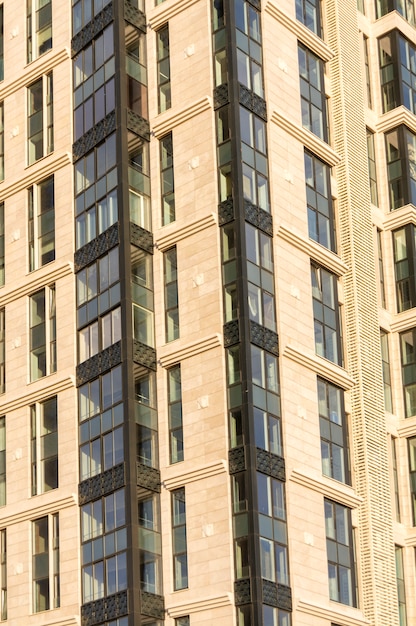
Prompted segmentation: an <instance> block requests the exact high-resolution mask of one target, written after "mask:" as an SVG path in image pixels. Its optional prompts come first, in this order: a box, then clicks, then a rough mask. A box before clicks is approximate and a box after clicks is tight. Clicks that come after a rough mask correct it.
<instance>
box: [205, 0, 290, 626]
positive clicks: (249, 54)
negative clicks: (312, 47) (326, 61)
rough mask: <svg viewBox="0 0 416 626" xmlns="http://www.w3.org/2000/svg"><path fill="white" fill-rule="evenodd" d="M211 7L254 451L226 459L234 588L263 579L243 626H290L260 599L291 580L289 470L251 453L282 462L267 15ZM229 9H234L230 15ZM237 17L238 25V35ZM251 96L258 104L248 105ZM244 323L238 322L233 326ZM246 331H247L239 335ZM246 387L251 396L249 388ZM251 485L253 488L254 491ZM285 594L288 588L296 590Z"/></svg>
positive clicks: (236, 344)
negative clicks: (235, 461)
mask: <svg viewBox="0 0 416 626" xmlns="http://www.w3.org/2000/svg"><path fill="white" fill-rule="evenodd" d="M212 6H213V41H214V59H213V63H214V81H215V91H214V99H216V98H217V97H218V99H217V100H216V101H217V105H216V112H215V121H216V131H217V165H218V196H219V203H220V204H219V212H220V226H221V244H222V245H221V250H222V252H221V254H222V267H223V295H224V323H225V326H224V333H225V335H226V336H227V341H226V342H225V343H226V345H227V347H226V352H225V358H226V371H227V385H228V409H229V429H230V431H229V432H230V447H231V449H232V450H231V452H232V453H233V454H236V455H238V454H239V453H240V452H242V451H243V450H244V451H245V453H246V454H248V449H249V447H248V445H247V444H250V443H251V444H255V445H254V447H253V448H252V450H253V455H254V456H253V459H252V460H251V461H248V464H247V465H246V469H245V471H241V468H239V470H237V471H236V469H234V468H233V467H232V466H231V465H230V472H231V474H232V487H233V520H234V524H233V527H234V553H235V576H236V583H235V585H236V590H238V589H239V585H240V584H242V583H243V582H245V580H244V579H247V578H250V580H252V581H253V580H254V578H253V577H255V576H257V575H258V574H257V572H258V573H260V577H261V578H260V580H259V582H258V585H257V591H255V590H254V587H253V591H252V604H245V603H242V604H240V605H239V606H238V607H237V620H238V623H239V624H240V625H242V626H247V625H250V624H252V623H254V621H256V620H259V621H264V623H277V622H279V624H281V625H284V626H288V625H289V624H290V610H291V606H290V602H289V603H287V604H286V605H285V606H283V605H282V604H281V603H280V602H279V603H277V604H276V603H274V602H273V601H271V600H267V603H264V600H263V598H264V593H265V592H264V589H266V588H268V586H269V585H272V586H276V587H277V585H279V589H283V588H287V587H288V585H289V564H288V555H287V532H286V522H285V485H284V477H282V476H281V477H280V479H278V478H276V477H275V476H274V475H273V474H270V473H269V472H268V470H267V469H264V471H262V470H259V471H256V465H257V467H260V466H259V465H258V464H257V463H256V460H255V458H254V457H255V456H256V455H259V456H262V455H265V456H267V457H268V458H270V459H272V458H273V457H274V461H271V463H273V462H276V463H282V462H283V459H281V457H282V438H281V424H280V395H279V372H278V358H277V335H276V309H275V288H274V266H273V251H272V250H273V245H272V237H271V217H270V216H269V214H270V199H269V184H268V155H267V129H266V123H265V103H264V101H263V100H262V98H263V97H264V88H263V70H262V48H261V44H262V39H261V24H260V21H261V20H260V13H259V11H258V10H257V9H256V8H255V7H254V6H253V4H251V3H250V2H248V1H246V0H235V2H234V3H233V4H232V5H231V6H229V5H226V4H225V3H223V2H213V5H212ZM229 9H230V10H231V11H233V19H232V20H230V19H229V17H230V16H229V15H228V10H229ZM231 21H232V22H233V23H235V27H236V28H235V33H233V34H232V35H231V30H230V29H231V24H230V22H231ZM228 31H229V32H228ZM234 36H235V38H236V43H237V48H236V58H235V59H234V60H233V61H234V63H235V66H234V65H233V62H231V60H230V59H229V57H228V55H227V49H226V46H227V44H226V42H227V40H228V38H229V37H232V39H234ZM234 68H235V69H234ZM234 71H235V72H236V77H237V80H238V84H237V86H236V93H235V94H233V97H231V95H230V97H229V100H228V101H227V99H225V98H223V93H224V92H225V91H226V90H225V87H227V90H230V93H231V91H232V88H231V87H230V84H228V85H225V84H224V83H227V81H228V80H229V79H230V76H231V75H232V73H233V72H234ZM237 91H238V94H239V103H237V101H238V100H237V99H238V96H237ZM243 95H244V97H243ZM233 98H235V100H233ZM251 101H253V102H256V103H257V106H256V107H252V106H250V104H249V103H250V102H251ZM243 102H244V103H245V104H243ZM262 112H263V113H264V115H263V114H262ZM236 137H238V140H237V141H236ZM234 152H235V154H236V155H237V156H236V159H234V158H233V154H234ZM238 180H241V188H239V186H238V184H237V181H238ZM254 215H256V216H257V219H254V218H253V216H254ZM260 224H262V225H261V226H260ZM242 276H243V282H244V290H243V289H242V288H241V278H242ZM244 320H245V321H244ZM240 325H241V326H242V328H241V329H238V331H237V327H239V326H240ZM244 325H246V326H244ZM243 327H244V328H243ZM234 329H235V330H236V332H234ZM257 333H259V334H260V333H261V334H262V335H265V336H266V335H267V337H268V339H269V342H267V345H266V343H264V344H263V342H261V341H258V340H256V339H254V337H255V336H257ZM243 336H245V339H244V340H243V339H242V340H239V337H243ZM245 388H247V389H248V394H249V395H247V394H244V391H243V390H244V389H245ZM243 446H244V448H243ZM247 458H248V457H247ZM262 458H263V456H262ZM250 463H252V465H250V467H249V464H250ZM283 476H284V472H283ZM251 485H255V487H254V488H253V489H252V488H251ZM251 520H252V521H251ZM251 523H253V524H254V527H255V528H256V529H257V530H256V533H255V536H252V535H251V536H250V535H249V532H248V527H249V524H251ZM253 585H254V583H253ZM261 589H263V593H262V591H261ZM288 593H289V596H290V590H288ZM256 594H258V595H256ZM276 595H277V596H278V595H279V591H276ZM269 598H270V596H269ZM253 620H254V621H253Z"/></svg>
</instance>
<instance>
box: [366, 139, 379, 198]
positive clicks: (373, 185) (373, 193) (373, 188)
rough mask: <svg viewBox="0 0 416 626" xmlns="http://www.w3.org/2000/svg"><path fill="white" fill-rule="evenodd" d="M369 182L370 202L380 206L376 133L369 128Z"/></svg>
mask: <svg viewBox="0 0 416 626" xmlns="http://www.w3.org/2000/svg"><path fill="white" fill-rule="evenodd" d="M367 155H368V180H369V183H370V200H371V202H372V203H373V204H375V205H376V206H378V192H377V166H376V152H375V146H374V133H373V132H371V130H369V129H368V128H367Z"/></svg>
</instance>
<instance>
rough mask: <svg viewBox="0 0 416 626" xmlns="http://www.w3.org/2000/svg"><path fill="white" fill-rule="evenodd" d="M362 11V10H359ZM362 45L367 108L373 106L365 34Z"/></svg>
mask: <svg viewBox="0 0 416 626" xmlns="http://www.w3.org/2000/svg"><path fill="white" fill-rule="evenodd" d="M359 1H361V2H362V4H363V7H364V2H363V0H357V3H358V2H359ZM361 12H362V13H364V11H361ZM363 45H364V69H365V82H366V87H367V106H368V108H369V109H372V108H373V98H372V93H371V72H370V54H369V41H368V37H366V35H363Z"/></svg>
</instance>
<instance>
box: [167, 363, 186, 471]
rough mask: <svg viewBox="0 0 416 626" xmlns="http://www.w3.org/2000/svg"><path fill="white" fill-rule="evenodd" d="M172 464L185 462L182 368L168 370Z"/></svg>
mask: <svg viewBox="0 0 416 626" xmlns="http://www.w3.org/2000/svg"><path fill="white" fill-rule="evenodd" d="M168 408H169V439H170V462H171V463H178V462H179V461H183V427H182V386H181V366H180V365H175V366H174V367H171V368H170V369H169V370H168Z"/></svg>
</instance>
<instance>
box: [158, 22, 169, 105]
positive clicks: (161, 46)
mask: <svg viewBox="0 0 416 626" xmlns="http://www.w3.org/2000/svg"><path fill="white" fill-rule="evenodd" d="M156 39H157V42H156V45H157V84H158V102H159V113H163V112H164V111H166V110H167V109H170V107H171V106H172V105H171V90H170V56H169V55H170V52H169V25H168V24H165V25H164V26H162V28H160V29H159V30H158V31H157V33H156Z"/></svg>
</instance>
